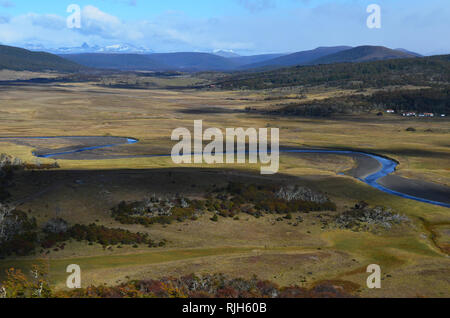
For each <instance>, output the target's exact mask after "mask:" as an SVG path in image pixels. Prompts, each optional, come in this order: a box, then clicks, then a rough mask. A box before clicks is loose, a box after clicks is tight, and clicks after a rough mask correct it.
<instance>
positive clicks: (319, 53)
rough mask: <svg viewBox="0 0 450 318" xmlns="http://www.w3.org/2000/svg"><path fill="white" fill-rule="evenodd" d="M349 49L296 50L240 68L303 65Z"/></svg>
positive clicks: (344, 47) (341, 47) (339, 47)
mask: <svg viewBox="0 0 450 318" xmlns="http://www.w3.org/2000/svg"><path fill="white" fill-rule="evenodd" d="M348 49H351V47H350V46H334V47H318V48H316V49H314V50H309V51H302V52H296V53H293V54H288V55H283V56H279V57H277V58H274V59H269V60H265V61H261V62H259V63H258V62H256V63H253V64H249V65H244V66H242V67H241V68H242V69H244V68H245V69H251V68H263V67H271V68H275V67H286V66H295V65H304V64H308V63H310V62H312V61H314V60H317V59H318V58H321V57H323V56H328V55H330V54H334V53H337V52H341V51H345V50H348Z"/></svg>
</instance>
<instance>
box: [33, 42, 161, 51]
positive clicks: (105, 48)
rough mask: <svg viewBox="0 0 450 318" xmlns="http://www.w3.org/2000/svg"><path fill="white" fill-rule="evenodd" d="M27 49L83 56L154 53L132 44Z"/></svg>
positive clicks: (40, 46) (35, 45)
mask: <svg viewBox="0 0 450 318" xmlns="http://www.w3.org/2000/svg"><path fill="white" fill-rule="evenodd" d="M24 48H25V49H27V50H30V51H41V52H48V53H52V54H82V53H121V54H125V53H129V54H149V53H153V51H152V50H150V49H147V48H144V47H137V46H134V45H131V44H123V43H120V44H112V45H107V46H99V45H93V46H90V45H89V44H87V43H83V44H82V45H81V46H74V47H59V48H52V49H49V48H45V47H44V46H42V45H40V44H26V45H25V46H24Z"/></svg>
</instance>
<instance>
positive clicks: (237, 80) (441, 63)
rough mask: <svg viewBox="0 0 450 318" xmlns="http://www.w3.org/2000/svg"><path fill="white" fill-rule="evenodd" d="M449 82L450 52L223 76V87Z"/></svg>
mask: <svg viewBox="0 0 450 318" xmlns="http://www.w3.org/2000/svg"><path fill="white" fill-rule="evenodd" d="M448 83H450V55H440V56H432V57H423V58H408V59H394V60H386V61H375V62H365V63H339V64H326V65H314V66H296V67H289V68H282V69H278V70H273V71H266V72H259V73H247V72H244V73H235V74H231V75H229V76H227V77H225V78H222V79H221V80H220V81H219V82H218V83H217V85H218V87H222V88H224V89H243V88H245V89H267V88H275V87H289V86H302V85H308V86H314V85H328V86H336V87H349V86H351V87H359V88H367V87H385V86H389V85H424V86H425V85H426V86H428V85H438V84H448Z"/></svg>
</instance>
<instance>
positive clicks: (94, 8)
mask: <svg viewBox="0 0 450 318" xmlns="http://www.w3.org/2000/svg"><path fill="white" fill-rule="evenodd" d="M372 3H375V4H379V5H380V7H381V9H382V28H381V29H368V28H367V26H366V19H367V17H368V15H369V14H368V13H366V8H367V6H368V5H369V4H372ZM69 4H78V5H79V6H80V7H81V8H82V28H81V29H68V28H67V26H66V22H65V20H66V18H67V16H68V15H69V14H68V13H67V12H66V9H67V6H68V5H69ZM449 34H450V1H448V0H428V1H424V0H422V1H418V0H334V1H332V0H69V1H66V0H51V1H50V0H41V1H30V0H0V43H2V44H7V45H16V46H26V45H30V44H33V45H38V44H40V45H43V46H45V47H47V48H57V47H63V46H80V45H81V44H82V43H84V42H86V43H88V44H89V45H95V44H97V45H100V46H106V45H113V44H132V45H134V46H138V47H145V48H147V49H151V50H153V51H156V52H174V51H204V52H211V51H214V50H233V51H235V52H237V53H240V54H257V53H274V52H295V51H300V50H306V49H312V48H315V47H317V46H331V45H352V46H356V45H365V44H373V45H385V46H388V47H391V48H406V49H409V50H414V51H417V52H419V53H422V54H431V53H450V41H448V37H449Z"/></svg>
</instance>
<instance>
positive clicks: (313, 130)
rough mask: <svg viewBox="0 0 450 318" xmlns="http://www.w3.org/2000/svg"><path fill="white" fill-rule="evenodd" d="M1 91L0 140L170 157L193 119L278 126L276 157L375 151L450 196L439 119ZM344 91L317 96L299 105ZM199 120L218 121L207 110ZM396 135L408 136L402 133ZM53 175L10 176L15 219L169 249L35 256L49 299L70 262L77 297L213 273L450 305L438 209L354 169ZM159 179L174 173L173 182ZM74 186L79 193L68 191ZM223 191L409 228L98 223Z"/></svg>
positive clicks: (137, 169) (179, 94) (121, 168)
mask: <svg viewBox="0 0 450 318" xmlns="http://www.w3.org/2000/svg"><path fill="white" fill-rule="evenodd" d="M0 91H1V93H0V136H73V135H79V136H103V135H112V136H128V137H134V138H138V139H139V140H140V142H139V143H137V144H134V145H124V146H120V147H118V148H116V149H114V151H115V152H117V153H119V154H156V153H170V150H171V147H172V145H173V143H172V142H171V141H170V135H171V132H172V130H173V129H174V128H177V127H187V128H192V126H193V121H194V120H197V119H202V120H203V121H204V125H205V128H207V127H219V128H226V127H277V128H280V138H281V141H280V143H281V145H283V146H292V147H324V148H333V149H336V148H343V149H357V150H362V151H369V152H375V153H378V154H381V155H386V156H389V157H391V158H394V159H396V160H398V161H399V162H400V166H399V169H398V171H397V172H396V173H398V174H399V175H402V176H405V177H412V178H418V179H425V180H430V181H433V182H437V183H441V184H445V185H450V147H449V146H450V143H449V140H450V139H449V133H450V129H449V125H448V124H449V121H448V119H441V118H436V119H420V120H419V119H405V118H400V117H397V116H383V117H382V118H380V117H377V116H376V115H375V114H365V115H359V116H348V117H342V118H338V119H336V118H326V119H308V118H295V117H284V118H281V117H280V118H274V117H264V116H259V115H250V114H246V113H243V112H242V111H243V110H244V109H245V108H246V107H266V106H270V105H272V104H274V103H278V101H268V100H265V97H267V94H268V93H267V92H250V91H239V92H237V91H227V92H223V91H197V90H166V89H152V90H130V89H110V88H101V87H98V86H96V85H94V84H93V83H91V84H64V85H58V86H45V85H40V86H23V87H0ZM347 93H348V92H345V91H344V92H340V91H339V92H338V91H334V92H333V91H321V90H319V91H318V92H312V93H309V94H311V95H310V96H308V97H307V98H318V96H322V97H325V96H336V94H347ZM292 97H293V98H295V94H294V95H293V96H292ZM211 109H215V110H216V111H215V112H211V111H207V110H211ZM225 110H226V111H225ZM230 110H234V111H235V112H230ZM408 127H414V128H415V129H416V132H407V131H406V128H408ZM37 145H38V144H37V143H36V144H35V145H34V147H37ZM53 146H54V147H58V146H61V145H57V144H54V145H53ZM32 148H33V145H31V146H24V145H17V144H13V143H10V142H0V153H8V154H11V155H14V156H17V157H19V158H22V159H24V160H26V161H27V162H31V163H32V162H33V161H34V160H35V158H33V156H32V155H31V150H32ZM41 161H42V162H43V163H47V162H48V163H52V162H53V160H50V159H42V160H41ZM58 163H59V165H60V166H61V169H59V170H57V171H51V172H36V173H34V174H33V177H29V176H28V174H24V175H19V176H18V178H17V180H16V187H14V189H12V191H11V192H12V193H13V195H14V198H15V199H17V200H21V199H24V204H23V205H22V206H21V208H23V209H24V210H30V211H31V213H32V215H33V216H35V217H36V218H37V220H38V222H39V223H40V224H42V223H43V222H45V220H47V219H48V218H51V217H54V216H55V210H56V209H58V210H59V211H60V212H59V213H60V214H59V215H60V216H61V217H63V218H64V219H66V220H68V221H69V222H70V223H75V222H80V223H92V222H97V223H99V224H104V225H106V226H109V227H122V228H126V229H129V230H132V231H140V232H146V233H149V234H150V236H151V237H153V238H155V239H167V240H168V241H169V243H168V245H167V246H166V247H164V248H158V249H150V248H147V247H145V246H140V247H139V248H137V249H135V248H131V247H123V248H122V249H118V248H116V247H114V248H112V249H111V250H110V249H103V248H102V247H101V246H88V245H87V243H79V242H72V243H69V244H68V246H67V247H66V249H65V250H64V251H58V252H54V251H51V253H50V254H49V255H47V256H37V257H35V258H38V259H40V258H43V259H44V260H47V261H48V262H49V268H50V275H51V276H50V277H51V280H52V282H53V283H54V284H55V285H56V286H58V288H64V281H65V277H66V276H65V275H66V273H65V266H67V265H69V264H73V263H75V264H79V265H81V267H82V270H83V279H84V280H83V284H84V285H85V286H86V285H87V284H91V283H97V284H98V283H108V284H114V283H117V282H118V281H124V280H126V279H128V278H143V277H147V278H148V277H151V278H158V277H163V276H168V275H174V276H179V275H183V274H189V273H192V272H195V273H200V274H201V273H208V272H209V273H213V272H225V273H229V274H231V275H234V276H245V277H249V276H251V275H253V274H257V275H258V276H259V277H261V278H263V279H270V280H272V281H275V282H277V283H279V284H281V285H290V284H298V285H310V284H313V283H315V282H318V281H320V280H329V279H341V280H349V281H352V282H355V283H357V284H358V285H360V286H361V287H360V294H361V295H363V296H368V297H378V296H394V297H401V296H408V297H416V296H435V297H443V296H446V297H448V296H450V288H449V286H450V284H449V280H448V279H449V277H450V275H449V268H450V266H449V265H450V262H449V259H448V242H449V237H450V236H449V230H448V225H449V223H450V212H449V209H447V208H443V207H437V206H432V205H428V204H424V203H419V202H415V201H411V200H406V199H402V198H399V197H395V196H391V195H388V194H385V193H382V192H379V191H377V190H375V189H372V188H370V187H369V186H367V185H365V184H363V183H361V182H359V181H357V180H354V179H353V178H350V177H347V176H341V175H338V173H340V172H343V171H346V170H348V169H350V168H351V167H352V166H353V164H354V163H353V161H352V160H351V159H349V158H345V157H339V156H333V157H327V158H322V157H319V156H317V155H307V156H306V155H305V156H303V155H302V156H296V155H289V156H286V155H282V158H281V166H280V174H279V175H277V176H274V177H262V176H260V175H259V174H258V172H259V170H258V167H257V166H248V165H237V166H226V165H223V166H219V165H218V166H214V167H211V166H195V167H192V166H186V167H184V169H182V168H180V167H178V166H177V167H174V164H173V163H172V162H171V160H170V158H133V159H115V160H85V161H76V160H74V161H70V160H58ZM193 168H196V169H193ZM229 169H233V170H229ZM167 171H174V172H175V176H169V174H168V173H167ZM78 179H82V180H83V181H84V184H83V185H78V184H76V183H75V181H76V180H78ZM230 180H240V181H242V182H248V183H250V182H256V183H257V182H288V183H296V184H301V185H307V186H309V187H312V188H315V189H317V190H320V191H323V192H326V193H327V194H328V195H329V196H330V197H331V198H332V199H333V201H335V202H336V203H337V205H338V211H343V210H345V209H347V208H349V207H351V206H353V205H354V204H355V203H356V202H358V201H360V200H365V201H367V202H368V203H370V204H371V205H383V206H388V207H391V208H393V209H394V210H395V211H396V212H398V213H401V214H405V215H407V216H409V217H410V218H411V220H412V224H411V225H410V226H406V227H400V228H397V229H395V230H393V231H390V232H388V231H386V232H383V233H379V234H371V233H354V232H351V231H346V230H338V229H327V230H323V229H321V227H320V225H319V224H318V223H317V220H316V215H315V214H314V213H313V214H310V215H306V216H305V221H304V223H302V224H300V225H299V226H298V227H293V226H292V225H289V224H288V222H287V221H283V222H275V221H274V219H275V216H266V217H263V218H260V219H256V218H254V217H251V216H247V215H241V216H240V220H239V221H235V220H232V219H224V218H220V219H219V222H217V223H215V222H212V221H210V220H209V218H210V217H211V215H205V216H204V217H202V218H200V219H199V220H197V221H188V222H186V223H176V224H171V225H168V226H162V225H155V226H152V227H150V228H144V227H142V226H124V225H121V224H119V223H117V222H115V221H114V220H113V219H112V218H111V217H110V215H109V209H110V208H111V207H112V206H114V205H115V204H117V203H118V202H120V201H122V200H129V201H130V200H139V199H142V198H143V197H144V196H146V195H148V194H150V193H159V194H164V193H172V194H173V193H176V192H180V191H181V192H186V193H188V194H189V195H190V196H193V197H196V196H201V195H202V193H203V192H204V190H205V189H208V188H209V187H210V186H211V185H212V184H218V185H220V184H226V183H227V182H228V181H230ZM194 186H195V187H194ZM105 190H106V191H105ZM274 223H275V224H274ZM35 258H16V259H7V260H2V261H0V268H1V269H2V270H3V269H4V268H7V267H10V266H15V267H23V268H25V267H26V266H28V265H30V264H32V263H34V262H36V259H35ZM372 263H377V264H380V265H381V266H382V269H383V288H382V289H381V290H378V291H373V290H368V289H367V288H366V287H365V280H366V278H367V274H366V273H365V268H366V267H367V265H369V264H372Z"/></svg>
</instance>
